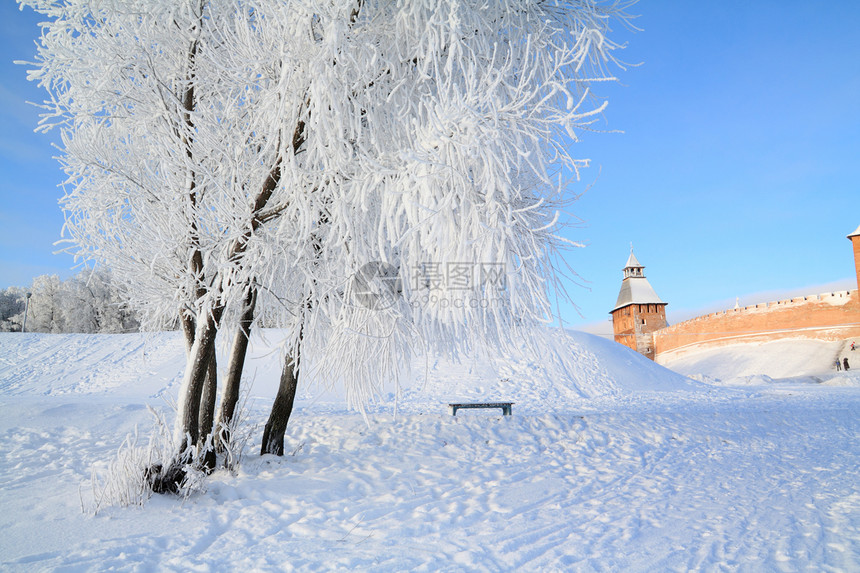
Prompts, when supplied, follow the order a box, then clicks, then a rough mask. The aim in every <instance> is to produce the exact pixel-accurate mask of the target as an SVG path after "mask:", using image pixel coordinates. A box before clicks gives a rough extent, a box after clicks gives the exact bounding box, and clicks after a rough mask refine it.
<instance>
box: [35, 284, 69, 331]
mask: <svg viewBox="0 0 860 573" xmlns="http://www.w3.org/2000/svg"><path fill="white" fill-rule="evenodd" d="M31 291H32V293H33V296H32V297H31V298H30V307H29V311H28V312H29V314H28V316H27V332H47V333H52V334H59V333H62V332H65V327H66V320H65V318H66V317H65V313H64V311H63V284H62V282H61V281H60V277H59V276H57V275H42V276H39V277H36V278H35V279H33V286H32V287H31Z"/></svg>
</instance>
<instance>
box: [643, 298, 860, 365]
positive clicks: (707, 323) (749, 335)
mask: <svg viewBox="0 0 860 573" xmlns="http://www.w3.org/2000/svg"><path fill="white" fill-rule="evenodd" d="M798 337H801V338H814V339H820V340H841V339H845V338H850V337H857V338H860V291H857V290H853V291H837V292H829V293H822V294H818V295H811V296H802V297H793V298H789V299H784V300H777V301H772V302H765V303H760V304H755V305H747V306H744V307H739V308H732V309H727V310H722V311H718V312H712V313H710V314H705V315H702V316H698V317H696V318H692V319H690V320H686V321H684V322H680V323H678V324H674V325H672V326H668V327H666V328H663V329H661V330H659V331H657V332H655V333H654V343H655V347H656V353H657V355H658V356H659V355H660V354H663V353H666V352H672V351H678V350H681V349H688V348H701V347H703V346H720V345H724V344H731V343H737V342H763V341H770V340H777V339H780V338H798Z"/></svg>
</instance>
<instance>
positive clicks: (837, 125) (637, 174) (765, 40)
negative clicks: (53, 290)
mask: <svg viewBox="0 0 860 573" xmlns="http://www.w3.org/2000/svg"><path fill="white" fill-rule="evenodd" d="M633 11H634V12H635V13H637V14H640V17H639V18H638V19H637V20H636V24H637V26H638V27H640V28H642V31H640V32H637V33H629V32H627V31H625V30H619V31H618V32H619V33H618V34H617V36H616V37H618V38H620V39H622V40H625V41H627V42H628V43H629V47H628V49H627V50H625V54H624V59H626V61H628V62H631V63H640V65H638V66H636V67H630V68H628V70H627V71H619V77H620V79H621V82H620V84H617V85H605V84H604V85H601V87H600V89H599V90H598V91H599V93H600V94H601V95H605V96H606V97H608V98H609V100H610V104H609V108H608V110H607V112H606V115H605V122H604V123H603V124H602V125H601V126H600V127H601V128H602V129H606V130H623V132H624V133H587V134H585V136H584V137H583V138H582V141H581V142H580V143H579V144H577V145H576V148H575V149H574V154H575V155H576V156H578V157H587V158H590V159H591V160H592V168H591V169H588V170H586V171H584V172H583V181H582V188H580V189H572V191H574V192H579V191H582V190H583V189H584V188H585V186H586V185H590V188H589V189H588V191H587V192H586V193H585V194H584V195H583V196H582V197H581V198H580V199H579V200H578V201H577V202H576V203H574V205H573V207H572V210H573V212H574V213H575V214H576V215H577V216H579V217H580V218H582V219H583V220H584V224H583V225H582V226H580V227H578V228H574V229H570V230H569V232H568V233H567V235H568V236H569V237H571V238H573V239H575V240H578V241H582V242H585V243H586V244H587V245H588V246H587V248H585V249H580V250H577V251H575V252H573V253H571V254H570V255H569V256H568V257H567V258H568V262H569V264H570V265H571V266H572V267H573V268H574V269H575V270H576V272H577V273H578V274H579V275H580V277H581V280H580V281H579V282H580V284H582V285H584V287H585V288H583V287H580V286H577V285H575V284H570V286H569V292H570V294H571V295H572V297H573V299H574V300H575V302H576V303H577V305H578V306H579V312H577V311H576V310H574V309H573V308H572V307H570V306H567V305H565V306H562V309H561V310H562V315H563V317H564V319H565V320H566V321H567V323H568V324H572V325H584V324H589V325H590V328H592V329H594V328H596V330H602V331H604V332H608V331H609V330H610V326H609V323H608V321H607V319H608V311H609V310H610V309H611V308H612V306H613V305H614V303H615V298H616V296H617V294H618V289H619V287H620V283H621V267H622V266H623V265H624V262H625V261H626V260H627V256H628V254H629V250H630V243H631V242H632V243H633V244H634V247H635V251H636V255H637V257H638V258H639V260H640V261H641V262H642V264H644V265H645V266H646V270H645V272H646V275H647V276H648V278H649V280H650V281H651V284H652V286H654V288H655V290H656V291H657V293H658V294H659V295H660V296H661V297H662V298H663V300H665V301H666V302H668V303H669V311H670V320H671V319H673V317H674V318H675V319H676V320H677V319H678V318H681V317H684V316H688V315H690V314H691V313H694V312H696V311H698V310H702V309H708V310H710V309H715V308H718V307H720V306H724V305H728V306H731V305H733V304H734V301H735V297H741V302H744V301H755V300H770V298H771V297H776V296H779V295H781V294H784V293H792V292H804V291H808V292H810V293H812V292H818V291H819V290H829V289H831V288H836V287H841V288H856V287H854V286H851V285H852V284H853V276H854V269H853V259H852V255H851V249H850V243H849V241H848V240H847V239H846V238H845V236H846V235H847V234H848V233H850V232H852V231H853V230H854V229H856V228H857V226H858V225H860V33H858V30H860V2H857V1H855V0H844V1H832V2H810V1H808V0H806V1H799V0H779V1H776V0H774V1H761V0H746V1H735V0H727V1H723V2H697V1H682V0H674V1H662V0H642V1H641V2H640V3H639V4H638V5H637V6H635V7H634V9H633ZM38 21H39V18H38V17H37V16H35V15H33V14H32V12H31V11H29V10H25V11H24V12H19V11H18V9H17V7H16V6H15V4H14V3H13V2H11V1H10V0H5V1H4V2H2V6H0V27H2V31H0V54H2V58H0V78H2V85H0V288H4V287H6V286H10V285H27V284H29V283H30V281H31V279H32V277H33V276H35V275H39V274H45V273H58V274H60V275H61V277H65V276H68V275H70V274H72V273H73V271H71V270H70V268H71V266H72V264H73V261H72V258H71V257H70V256H68V255H55V254H52V253H53V252H54V251H55V250H56V249H57V247H56V246H55V245H54V244H53V243H54V242H55V241H56V240H58V239H59V238H60V232H61V227H62V223H63V217H62V213H61V212H60V210H59V207H58V206H57V200H58V199H59V198H60V196H61V195H62V190H61V189H60V188H59V187H58V184H59V183H60V182H61V181H62V179H63V174H62V172H61V171H60V169H59V166H58V163H57V162H56V160H54V159H53V156H55V155H56V154H57V153H56V150H54V149H53V148H52V147H51V142H52V140H53V139H54V138H55V137H56V136H55V135H50V136H46V135H41V134H34V133H33V128H34V127H35V125H36V122H37V121H38V110H37V109H35V108H33V107H32V106H28V105H27V104H26V103H25V101H27V100H29V101H41V100H42V99H43V95H42V93H41V91H40V90H39V89H37V88H36V86H35V85H33V84H32V83H30V82H27V81H26V68H25V67H24V66H16V65H14V64H13V63H12V61H13V60H26V59H31V58H32V55H33V53H34V51H35V47H34V40H35V39H36V38H37V36H38V34H39V31H38V28H37V26H36V23H37V22H38ZM580 313H581V316H580ZM595 325H596V327H595ZM603 327H605V328H603Z"/></svg>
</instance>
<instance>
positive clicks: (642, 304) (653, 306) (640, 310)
mask: <svg viewBox="0 0 860 573" xmlns="http://www.w3.org/2000/svg"><path fill="white" fill-rule="evenodd" d="M857 238H858V239H860V237H857ZM858 242H860V241H858ZM857 244H858V243H857V242H855V249H856V248H857ZM644 270H645V267H644V266H642V265H641V264H640V263H639V261H638V260H636V256H635V255H634V254H633V247H632V246H631V247H630V257H629V258H628V259H627V265H625V267H624V280H623V281H622V282H621V292H619V293H618V300H617V301H616V302H615V308H613V309H612V311H611V312H610V314H611V315H612V329H613V331H614V332H615V342H618V343H619V344H623V345H625V346H629V347H630V348H632V349H633V350H635V351H636V352H638V353H640V354H643V355H645V356H647V357H648V358H650V359H651V360H654V334H653V333H654V331H655V330H660V329H661V328H665V327H666V304H667V303H665V302H663V301H662V300H660V297H659V296H657V293H656V292H654V289H653V288H652V287H651V284H650V283H649V282H648V279H646V278H645V273H644Z"/></svg>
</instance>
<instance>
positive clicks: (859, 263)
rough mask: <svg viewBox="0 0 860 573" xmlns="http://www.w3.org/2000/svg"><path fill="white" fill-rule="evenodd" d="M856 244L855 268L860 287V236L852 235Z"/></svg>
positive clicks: (859, 286) (858, 286)
mask: <svg viewBox="0 0 860 573" xmlns="http://www.w3.org/2000/svg"><path fill="white" fill-rule="evenodd" d="M851 242H852V243H853V244H854V270H855V271H856V272H857V288H858V289H860V237H851Z"/></svg>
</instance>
